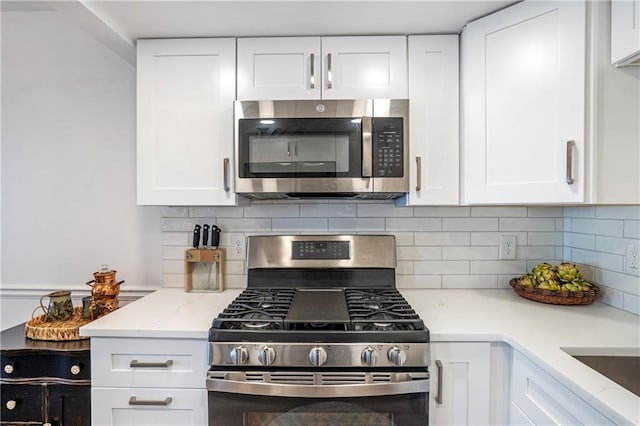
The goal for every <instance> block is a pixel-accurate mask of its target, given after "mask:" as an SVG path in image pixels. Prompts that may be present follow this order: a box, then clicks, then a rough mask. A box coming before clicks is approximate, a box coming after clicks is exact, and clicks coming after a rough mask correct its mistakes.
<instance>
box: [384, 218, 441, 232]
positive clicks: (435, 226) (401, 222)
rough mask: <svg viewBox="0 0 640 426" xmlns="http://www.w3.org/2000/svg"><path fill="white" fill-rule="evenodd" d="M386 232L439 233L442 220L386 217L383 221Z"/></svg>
mask: <svg viewBox="0 0 640 426" xmlns="http://www.w3.org/2000/svg"><path fill="white" fill-rule="evenodd" d="M385 221H386V228H387V231H440V230H441V229H442V219H440V218H427V217H403V218H395V217H388V218H386V219H385Z"/></svg>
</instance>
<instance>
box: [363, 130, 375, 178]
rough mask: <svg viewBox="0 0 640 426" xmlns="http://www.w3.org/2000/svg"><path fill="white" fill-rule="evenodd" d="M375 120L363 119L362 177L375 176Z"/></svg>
mask: <svg viewBox="0 0 640 426" xmlns="http://www.w3.org/2000/svg"><path fill="white" fill-rule="evenodd" d="M372 163H373V119H372V118H371V117H362V177H371V176H373V166H372Z"/></svg>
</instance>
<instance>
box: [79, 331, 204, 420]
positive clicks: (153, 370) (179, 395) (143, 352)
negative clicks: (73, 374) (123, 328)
mask: <svg viewBox="0 0 640 426" xmlns="http://www.w3.org/2000/svg"><path fill="white" fill-rule="evenodd" d="M208 364H209V363H208V358H207V341H206V340H204V339H203V340H197V339H160V338H158V339H152V338H142V339H132V338H106V337H105V338H101V337H96V338H92V339H91V385H92V388H91V424H92V425H100V426H102V425H105V426H115V425H122V426H125V425H126V426H135V425H156V426H160V425H184V426H186V425H206V424H207V422H208V418H207V390H206V384H205V380H206V373H207V367H208Z"/></svg>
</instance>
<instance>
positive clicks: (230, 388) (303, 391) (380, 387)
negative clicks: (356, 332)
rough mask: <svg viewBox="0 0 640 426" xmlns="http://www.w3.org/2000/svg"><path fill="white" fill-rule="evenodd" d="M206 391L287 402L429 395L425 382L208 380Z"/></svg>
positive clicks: (421, 380)
mask: <svg viewBox="0 0 640 426" xmlns="http://www.w3.org/2000/svg"><path fill="white" fill-rule="evenodd" d="M207 390H208V391H213V392H227V393H240V394H245V395H260V396H279V397H288V398H295V397H297V398H300V397H302V398H358V397H367V396H385V395H402V394H408V393H424V392H429V379H419V380H410V381H406V382H386V383H364V384H348V385H292V384H285V383H271V382H244V381H239V380H228V379H214V378H208V379H207Z"/></svg>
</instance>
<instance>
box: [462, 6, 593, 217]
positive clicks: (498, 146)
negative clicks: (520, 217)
mask: <svg viewBox="0 0 640 426" xmlns="http://www.w3.org/2000/svg"><path fill="white" fill-rule="evenodd" d="M585 34H586V33H585V3H584V1H571V2H567V1H556V2H537V1H531V0H527V1H524V2H522V3H518V4H516V5H514V6H511V7H509V8H506V9H503V10H501V11H499V12H497V13H494V14H492V15H489V16H487V17H484V18H481V19H479V20H477V21H474V22H471V23H469V24H468V25H467V26H466V27H465V29H464V30H463V33H462V45H461V46H462V64H461V69H462V151H463V154H462V155H463V164H462V167H463V169H462V175H463V193H464V200H463V201H464V202H466V203H470V204H474V203H475V204H485V203H497V204H499V203H510V204H513V203H542V202H544V203H571V202H581V201H583V200H584V177H585V170H584V164H585V159H584V155H585V143H584V139H585V118H584V117H585ZM570 141H573V142H570ZM568 175H570V176H569V177H570V179H569V178H568ZM570 181H572V182H573V183H569V182H570Z"/></svg>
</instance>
